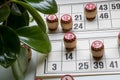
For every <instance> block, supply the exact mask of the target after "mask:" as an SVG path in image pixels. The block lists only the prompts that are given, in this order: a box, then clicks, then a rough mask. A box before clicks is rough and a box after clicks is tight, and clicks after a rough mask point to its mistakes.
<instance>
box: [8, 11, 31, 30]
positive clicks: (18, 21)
mask: <svg viewBox="0 0 120 80" xmlns="http://www.w3.org/2000/svg"><path fill="white" fill-rule="evenodd" d="M28 25H29V15H28V13H27V11H25V12H24V13H22V14H21V15H19V16H18V15H14V14H12V13H11V14H10V16H9V17H8V19H7V26H10V27H11V28H13V29H18V28H20V27H23V26H28Z"/></svg>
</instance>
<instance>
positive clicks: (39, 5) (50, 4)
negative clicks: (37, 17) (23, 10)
mask: <svg viewBox="0 0 120 80" xmlns="http://www.w3.org/2000/svg"><path fill="white" fill-rule="evenodd" d="M26 2H28V3H29V4H30V5H32V6H33V7H34V8H36V9H37V10H38V11H40V12H42V13H44V14H53V13H57V4H56V1H55V0H26Z"/></svg>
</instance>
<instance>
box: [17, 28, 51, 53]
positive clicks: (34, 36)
mask: <svg viewBox="0 0 120 80" xmlns="http://www.w3.org/2000/svg"><path fill="white" fill-rule="evenodd" d="M17 32H18V34H19V35H20V40H21V41H22V42H23V43H25V44H27V45H28V46H30V47H31V48H33V49H34V50H36V51H39V52H41V53H49V52H50V50H51V44H50V41H49V38H48V36H47V34H46V33H44V32H42V31H41V29H40V28H39V27H38V26H31V27H27V26H26V27H23V28H20V29H18V30H17Z"/></svg>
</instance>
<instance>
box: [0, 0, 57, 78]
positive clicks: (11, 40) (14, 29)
mask: <svg viewBox="0 0 120 80" xmlns="http://www.w3.org/2000/svg"><path fill="white" fill-rule="evenodd" d="M38 11H39V12H41V13H44V14H53V13H56V12H57V4H56V2H55V0H2V1H0V65H1V66H3V67H5V68H8V67H11V66H12V69H13V70H15V71H13V72H14V74H15V76H16V79H19V78H20V77H21V75H19V74H18V72H17V69H16V66H14V67H13V65H14V64H15V63H16V60H19V62H21V63H22V62H23V61H22V60H21V59H22V57H23V55H24V54H22V53H23V52H22V51H23V48H21V43H23V44H25V45H27V46H29V47H30V48H32V49H34V50H36V51H38V52H41V53H44V54H47V53H49V52H50V50H51V45H50V41H49V38H48V36H47V33H46V26H45V23H44V21H43V19H42V17H41V16H40V14H39V13H38ZM30 15H31V16H32V17H33V19H34V20H35V21H36V23H37V25H34V26H30V25H29V23H30V22H29V18H30ZM19 57H21V58H20V59H18V58H19ZM25 58H27V56H26V57H25V56H24V58H23V59H25ZM23 70H24V69H23ZM23 72H24V71H23Z"/></svg>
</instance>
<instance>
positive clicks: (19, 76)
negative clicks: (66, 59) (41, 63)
mask: <svg viewBox="0 0 120 80" xmlns="http://www.w3.org/2000/svg"><path fill="white" fill-rule="evenodd" d="M27 54H28V51H27V50H26V49H25V48H23V47H21V50H20V54H19V56H18V58H17V60H16V61H15V63H14V64H13V65H12V71H13V74H14V77H15V80H23V79H24V77H25V72H26V70H27V67H28V55H27Z"/></svg>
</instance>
